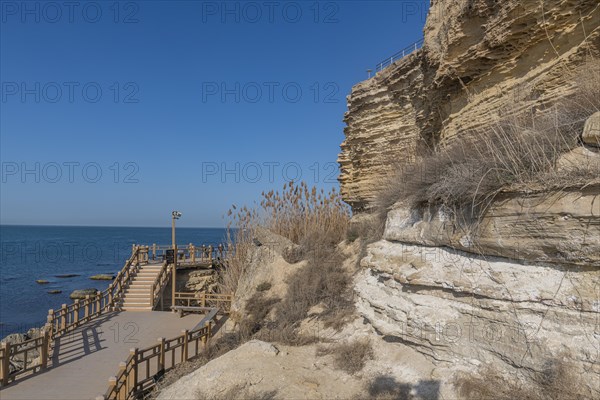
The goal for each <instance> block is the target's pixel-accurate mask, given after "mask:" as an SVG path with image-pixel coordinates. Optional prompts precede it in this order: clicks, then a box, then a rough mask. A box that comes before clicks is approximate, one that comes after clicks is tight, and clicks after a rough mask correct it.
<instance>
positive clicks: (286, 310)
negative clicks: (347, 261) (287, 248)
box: [277, 246, 354, 329]
mask: <svg viewBox="0 0 600 400" xmlns="http://www.w3.org/2000/svg"><path fill="white" fill-rule="evenodd" d="M343 261H344V259H343V256H342V255H341V254H340V253H339V251H337V250H336V249H335V248H331V247H328V246H324V247H322V246H317V247H316V248H311V249H310V250H309V251H308V263H307V264H306V266H304V267H302V268H301V269H299V270H298V271H296V272H295V273H294V274H293V275H292V276H290V278H289V279H288V280H287V284H288V289H287V293H286V297H285V298H284V299H283V301H282V302H281V304H280V305H279V307H278V308H277V322H278V325H279V326H280V327H282V328H286V327H287V328H296V327H298V326H299V324H300V322H301V321H302V320H303V319H305V318H306V317H307V314H308V311H309V310H310V309H311V308H312V307H314V306H317V305H319V306H321V307H322V308H323V312H322V313H321V318H322V319H323V320H324V322H325V326H326V327H329V326H331V327H333V328H334V329H340V328H341V326H343V325H344V324H345V323H346V322H347V321H348V320H349V318H350V316H351V315H352V314H353V312H354V305H353V302H352V273H351V272H350V271H347V270H346V269H345V268H344V266H343Z"/></svg>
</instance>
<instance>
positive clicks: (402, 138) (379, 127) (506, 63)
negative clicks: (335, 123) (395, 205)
mask: <svg viewBox="0 0 600 400" xmlns="http://www.w3.org/2000/svg"><path fill="white" fill-rule="evenodd" d="M424 36H425V37H424V44H423V48H422V49H421V50H419V51H418V52H417V53H413V54H412V55H410V56H408V57H406V58H404V59H402V60H399V61H397V62H395V63H394V64H393V65H392V66H390V67H388V68H386V69H384V70H383V71H381V72H379V73H377V74H376V75H375V76H374V77H373V78H371V79H369V80H367V81H364V82H361V83H359V84H357V85H356V86H355V87H354V88H353V89H352V93H351V94H350V96H349V98H348V112H347V113H346V116H345V122H346V124H347V127H346V128H345V135H346V139H345V140H344V142H343V143H342V145H341V149H342V151H341V154H340V156H339V160H338V161H339V163H340V168H341V174H340V178H339V180H340V184H341V190H342V194H343V196H344V199H345V200H346V201H347V202H348V203H349V204H351V205H352V206H353V208H354V209H355V210H360V209H363V208H365V207H368V206H369V203H370V201H372V200H373V197H374V195H375V192H376V189H377V187H378V185H379V184H380V181H381V177H382V176H385V175H386V173H387V172H388V171H389V169H390V168H393V167H394V166H395V165H396V163H397V162H402V161H407V160H410V159H412V158H413V157H414V156H415V154H416V153H418V152H419V151H421V150H422V149H423V148H427V147H431V146H435V145H436V144H437V143H439V142H443V141H445V140H450V139H452V138H453V137H455V136H456V135H460V134H461V133H464V132H465V131H468V130H469V129H473V128H477V127H480V126H485V125H486V124H488V123H489V122H490V121H493V120H494V119H495V118H497V117H498V115H499V113H501V112H502V110H503V109H504V108H505V107H507V106H509V105H513V104H514V103H515V100H518V103H519V105H520V106H521V107H522V108H523V109H525V108H528V109H529V108H531V107H532V106H534V107H543V106H547V105H549V104H552V103H553V102H555V101H557V100H559V99H562V98H564V97H565V96H568V95H569V94H570V93H571V92H572V91H573V83H569V82H572V81H573V80H572V79H569V78H570V73H571V72H572V71H573V70H574V68H575V67H576V66H577V65H580V64H582V63H583V62H584V61H585V60H586V58H589V57H593V56H595V57H598V56H599V55H600V5H599V4H598V2H597V1H595V0H580V1H570V0H544V1H535V0H531V1H516V0H507V1H490V0H437V1H432V5H431V9H430V13H429V16H428V19H427V23H426V26H425V30H424ZM415 39H417V38H415Z"/></svg>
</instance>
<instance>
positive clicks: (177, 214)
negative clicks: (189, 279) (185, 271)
mask: <svg viewBox="0 0 600 400" xmlns="http://www.w3.org/2000/svg"><path fill="white" fill-rule="evenodd" d="M179 218H181V213H180V212H179V211H173V212H172V213H171V241H172V242H173V272H172V273H171V288H172V290H171V291H172V294H171V300H172V301H171V305H172V306H173V312H175V308H174V307H175V291H176V289H177V242H176V241H175V220H176V219H179Z"/></svg>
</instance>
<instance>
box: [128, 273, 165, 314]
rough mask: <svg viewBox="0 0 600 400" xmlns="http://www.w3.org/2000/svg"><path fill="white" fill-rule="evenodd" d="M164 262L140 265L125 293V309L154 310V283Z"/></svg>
mask: <svg viewBox="0 0 600 400" xmlns="http://www.w3.org/2000/svg"><path fill="white" fill-rule="evenodd" d="M161 268H162V264H147V265H143V266H141V267H140V269H139V271H138V273H137V274H136V275H135V276H134V277H133V278H132V281H131V283H130V284H129V286H128V287H127V289H126V290H125V292H124V294H123V303H122V304H121V309H122V310H123V311H152V308H153V304H152V300H151V295H152V294H151V293H150V292H151V291H152V284H153V283H154V281H155V280H156V277H157V276H158V274H159V273H160V270H161Z"/></svg>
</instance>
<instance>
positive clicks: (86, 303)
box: [83, 294, 90, 321]
mask: <svg viewBox="0 0 600 400" xmlns="http://www.w3.org/2000/svg"><path fill="white" fill-rule="evenodd" d="M83 307H84V309H83V318H85V320H86V321H87V319H88V317H89V316H90V295H89V294H86V295H85V301H84V303H83Z"/></svg>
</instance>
